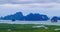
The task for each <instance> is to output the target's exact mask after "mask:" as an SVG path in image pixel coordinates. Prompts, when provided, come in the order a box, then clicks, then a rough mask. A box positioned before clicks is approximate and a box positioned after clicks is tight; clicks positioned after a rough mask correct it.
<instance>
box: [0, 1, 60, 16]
mask: <svg viewBox="0 0 60 32" xmlns="http://www.w3.org/2000/svg"><path fill="white" fill-rule="evenodd" d="M16 12H23V15H27V14H29V13H39V14H45V15H48V16H60V0H0V16H6V15H11V14H14V13H16Z"/></svg>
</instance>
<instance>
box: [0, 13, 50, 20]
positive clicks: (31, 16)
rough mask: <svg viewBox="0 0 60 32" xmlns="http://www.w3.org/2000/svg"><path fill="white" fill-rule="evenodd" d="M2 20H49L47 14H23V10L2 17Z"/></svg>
mask: <svg viewBox="0 0 60 32" xmlns="http://www.w3.org/2000/svg"><path fill="white" fill-rule="evenodd" d="M0 20H13V21H15V20H21V21H47V20H49V18H48V16H47V15H42V14H38V13H35V14H33V13H30V14H28V15H26V16H23V14H22V12H17V13H15V14H13V15H7V16H5V17H0Z"/></svg>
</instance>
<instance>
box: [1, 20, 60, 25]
mask: <svg viewBox="0 0 60 32" xmlns="http://www.w3.org/2000/svg"><path fill="white" fill-rule="evenodd" d="M0 23H7V24H44V25H60V20H59V21H58V22H56V23H52V22H51V21H50V20H48V21H18V20H17V21H14V22H13V21H11V20H0Z"/></svg>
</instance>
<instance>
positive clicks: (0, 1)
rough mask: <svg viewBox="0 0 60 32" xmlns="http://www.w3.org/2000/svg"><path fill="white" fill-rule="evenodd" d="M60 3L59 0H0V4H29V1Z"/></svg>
mask: <svg viewBox="0 0 60 32" xmlns="http://www.w3.org/2000/svg"><path fill="white" fill-rule="evenodd" d="M52 2H54V3H60V0H29V1H27V0H26V1H25V0H23V1H22V0H20V1H18V0H0V4H7V3H11V4H29V3H52Z"/></svg>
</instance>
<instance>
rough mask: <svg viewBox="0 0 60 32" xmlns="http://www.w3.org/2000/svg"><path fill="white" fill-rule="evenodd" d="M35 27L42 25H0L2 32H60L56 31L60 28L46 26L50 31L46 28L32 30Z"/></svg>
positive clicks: (59, 31) (0, 31)
mask: <svg viewBox="0 0 60 32" xmlns="http://www.w3.org/2000/svg"><path fill="white" fill-rule="evenodd" d="M41 25H42V24H41ZM33 26H40V24H0V32H60V30H56V31H55V30H54V29H56V28H58V29H59V28H60V26H55V25H44V26H45V27H48V29H45V28H44V27H38V28H32V27H33Z"/></svg>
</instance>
